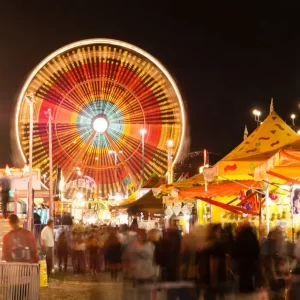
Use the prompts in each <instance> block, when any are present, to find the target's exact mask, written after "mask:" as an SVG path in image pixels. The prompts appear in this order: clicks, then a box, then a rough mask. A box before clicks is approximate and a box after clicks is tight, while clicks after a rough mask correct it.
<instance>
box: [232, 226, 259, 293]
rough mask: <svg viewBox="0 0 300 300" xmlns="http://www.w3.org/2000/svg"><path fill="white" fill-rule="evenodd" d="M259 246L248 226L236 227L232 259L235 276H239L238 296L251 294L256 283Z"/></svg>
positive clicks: (257, 283) (254, 289) (257, 284)
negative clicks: (235, 266)
mask: <svg viewBox="0 0 300 300" xmlns="http://www.w3.org/2000/svg"><path fill="white" fill-rule="evenodd" d="M259 254H260V249H259V244H258V240H257V237H256V235H255V233H254V231H253V229H252V227H251V226H249V224H243V225H241V226H240V227H237V235H236V241H235V246H234V249H233V258H234V259H236V264H237V275H238V276H239V287H238V292H239V293H240V294H241V295H240V296H245V297H247V295H250V294H253V293H254V292H255V291H256V287H257V286H259V285H260V282H258V279H259V277H258V266H259Z"/></svg>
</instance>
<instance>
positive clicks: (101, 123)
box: [93, 117, 108, 133]
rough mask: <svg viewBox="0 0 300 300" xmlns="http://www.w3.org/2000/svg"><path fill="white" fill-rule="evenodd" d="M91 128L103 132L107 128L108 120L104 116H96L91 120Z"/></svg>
mask: <svg viewBox="0 0 300 300" xmlns="http://www.w3.org/2000/svg"><path fill="white" fill-rule="evenodd" d="M93 128H94V130H95V131H97V132H98V133H104V132H105V131H106V130H107V128H108V122H107V120H106V119H105V118H101V117H100V118H96V119H95V120H94V122H93Z"/></svg>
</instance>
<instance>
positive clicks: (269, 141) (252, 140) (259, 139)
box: [222, 111, 299, 161]
mask: <svg viewBox="0 0 300 300" xmlns="http://www.w3.org/2000/svg"><path fill="white" fill-rule="evenodd" d="M298 139H299V136H298V135H297V133H296V132H295V131H294V130H293V129H292V128H290V126H288V125H287V124H286V123H285V122H284V121H283V120H282V119H281V118H280V117H279V116H278V115H277V113H276V112H275V111H273V112H271V113H270V114H269V115H268V117H267V118H266V119H265V120H264V121H263V123H262V124H261V125H260V126H258V127H257V128H256V130H254V131H253V132H252V133H251V134H250V135H249V136H248V138H247V139H245V140H244V141H243V142H242V143H241V144H240V145H239V146H238V147H236V148H235V149H234V150H232V151H231V152H230V153H229V154H228V155H226V156H225V157H224V158H223V159H222V160H226V161H228V160H236V159H247V158H249V157H253V156H260V155H261V156H262V157H264V154H266V153H269V152H272V151H276V150H278V149H280V148H282V147H284V146H286V145H288V144H290V143H293V142H294V141H296V140H298Z"/></svg>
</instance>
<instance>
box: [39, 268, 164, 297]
mask: <svg viewBox="0 0 300 300" xmlns="http://www.w3.org/2000/svg"><path fill="white" fill-rule="evenodd" d="M136 293H137V291H136V289H135V288H133V287H132V283H126V282H123V281H117V282H112V281H111V280H110V276H109V274H108V273H104V274H103V273H102V274H101V275H100V276H90V275H85V276H84V275H73V274H70V273H69V274H67V275H63V274H59V273H57V274H55V275H54V277H53V279H52V280H51V281H50V282H49V286H48V287H45V288H41V289H40V295H41V298H40V299H41V300H52V299H53V300H60V299H66V300H71V299H72V300H81V299H82V300H83V299H86V300H143V299H141V297H140V296H137V294H136ZM165 299H166V298H165V294H164V293H163V292H160V293H159V294H158V295H157V300H165Z"/></svg>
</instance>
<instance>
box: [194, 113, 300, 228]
mask: <svg viewBox="0 0 300 300" xmlns="http://www.w3.org/2000/svg"><path fill="white" fill-rule="evenodd" d="M297 140H299V136H298V135H297V133H296V132H295V131H294V130H292V129H291V128H290V127H289V126H288V125H287V124H286V123H285V122H284V121H283V120H282V119H281V118H280V117H279V116H278V115H277V114H276V113H275V112H274V111H273V110H271V112H270V114H269V116H268V117H267V118H266V119H265V120H264V121H263V123H262V124H261V125H260V126H259V127H258V128H257V129H256V130H255V131H254V132H253V133H252V134H251V135H250V136H249V137H245V139H244V141H243V142H242V143H241V144H240V145H239V146H238V147H236V148H235V149H234V150H233V151H232V152H230V153H229V154H228V155H227V156H225V158H223V159H222V160H221V161H220V162H218V163H217V164H216V165H215V166H213V167H212V168H204V171H203V174H204V179H205V182H206V184H207V195H208V196H209V197H211V194H213V193H214V190H213V189H214V187H215V188H216V189H218V186H215V183H216V182H220V181H223V182H224V183H226V182H227V184H229V182H236V183H240V185H241V187H242V186H243V185H244V188H241V193H247V192H248V189H251V187H252V184H250V185H249V183H248V184H243V183H241V180H252V181H253V180H256V181H258V182H259V183H260V187H259V188H258V187H256V188H255V190H254V193H253V194H254V195H255V196H256V197H260V198H261V202H260V203H261V206H260V208H259V216H261V217H262V221H263V222H265V224H266V226H267V230H269V228H270V225H271V223H270V220H271V219H272V220H273V221H274V222H275V217H276V219H277V220H276V221H278V222H277V223H281V224H286V226H287V227H289V226H291V225H290V224H288V222H285V220H288V219H289V217H290V210H289V209H288V207H289V205H288V203H289V201H288V200H287V197H289V195H290V193H287V192H288V191H286V190H284V189H280V187H281V186H282V185H283V184H285V183H286V182H287V178H284V177H283V176H260V178H258V176H257V174H258V171H259V170H260V171H262V169H263V168H265V169H266V168H267V167H266V166H269V167H270V166H271V165H272V162H273V161H274V158H273V157H274V155H276V153H277V152H281V150H282V149H284V148H287V147H290V145H292V144H293V143H296V142H297ZM259 166H264V167H261V168H260V169H259ZM273 175H274V174H273ZM220 192H221V189H220ZM197 195H198V196H199V194H197V192H196V191H194V196H195V197H197ZM248 196H249V195H247V194H246V195H243V194H240V195H239V196H238V200H240V202H239V203H238V204H235V206H236V207H238V206H241V204H242V206H243V203H244V202H245V199H243V198H246V199H247V197H248ZM272 198H273V200H272ZM233 200H234V199H233ZM276 201H280V205H278V203H277V204H276ZM229 203H230V202H229ZM258 203H259V202H258ZM227 204H228V203H227ZM231 204H234V203H231ZM253 205H255V201H251V205H248V207H247V205H246V206H245V205H244V209H246V210H247V211H248V213H247V212H246V211H245V212H244V214H245V215H246V214H247V215H248V214H249V211H250V210H253ZM213 209H214V208H213ZM276 210H277V212H276ZM254 212H255V210H254ZM256 214H257V209H256ZM212 215H213V217H214V216H215V215H214V213H213V214H212ZM223 216H224V215H223ZM225 216H226V215H225ZM273 221H272V222H273Z"/></svg>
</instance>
